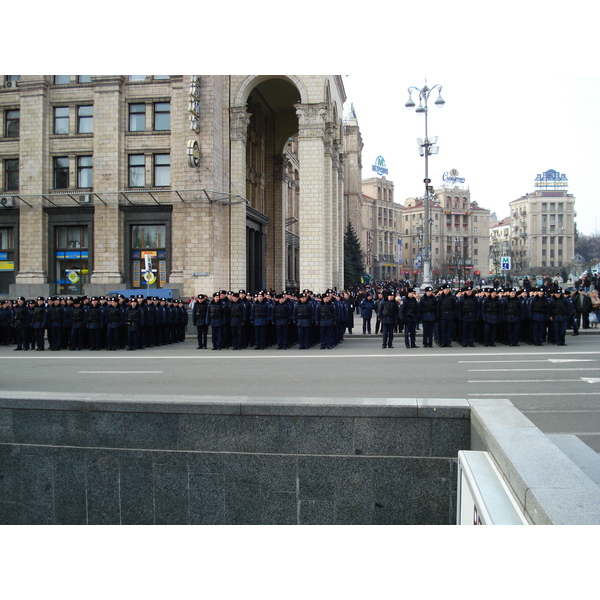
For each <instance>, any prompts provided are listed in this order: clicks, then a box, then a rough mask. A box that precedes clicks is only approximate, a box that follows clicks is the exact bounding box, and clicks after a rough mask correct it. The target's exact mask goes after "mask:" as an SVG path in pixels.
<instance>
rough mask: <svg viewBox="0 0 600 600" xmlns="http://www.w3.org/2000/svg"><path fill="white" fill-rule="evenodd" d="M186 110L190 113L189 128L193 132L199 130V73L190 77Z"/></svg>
mask: <svg viewBox="0 0 600 600" xmlns="http://www.w3.org/2000/svg"><path fill="white" fill-rule="evenodd" d="M188 112H189V113H190V129H191V130H192V131H195V132H198V131H200V75H192V76H191V78H190V96H189V101H188Z"/></svg>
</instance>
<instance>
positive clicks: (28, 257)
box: [11, 75, 51, 296]
mask: <svg viewBox="0 0 600 600" xmlns="http://www.w3.org/2000/svg"><path fill="white" fill-rule="evenodd" d="M19 89H20V92H21V105H20V111H21V112H20V118H21V123H22V124H27V126H23V125H22V126H21V129H20V132H19V138H20V139H19V142H20V143H19V167H20V176H19V192H20V194H22V195H30V194H39V195H40V196H39V197H38V198H35V199H33V200H29V201H28V202H21V203H20V205H19V272H18V273H17V275H16V277H15V286H17V287H18V289H19V294H26V295H31V296H33V295H37V294H42V295H48V294H49V293H50V286H49V284H48V271H47V269H48V232H47V229H48V228H47V223H46V218H45V213H44V208H43V203H42V198H41V195H42V194H43V193H44V192H45V191H46V188H47V186H48V184H49V183H50V177H51V170H50V160H51V159H50V158H49V134H50V123H49V121H48V115H49V114H50V107H49V99H48V94H49V86H48V82H47V81H46V79H45V78H44V76H41V75H40V76H31V77H23V78H22V79H21V80H20V81H19ZM11 289H12V286H11ZM11 293H12V292H11Z"/></svg>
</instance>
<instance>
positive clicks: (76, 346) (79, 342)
mask: <svg viewBox="0 0 600 600" xmlns="http://www.w3.org/2000/svg"><path fill="white" fill-rule="evenodd" d="M85 313H86V311H85V309H84V308H83V304H82V302H81V298H79V297H75V298H73V308H72V309H71V329H70V331H69V350H81V349H82V348H83V331H84V328H85V321H86V314H85Z"/></svg>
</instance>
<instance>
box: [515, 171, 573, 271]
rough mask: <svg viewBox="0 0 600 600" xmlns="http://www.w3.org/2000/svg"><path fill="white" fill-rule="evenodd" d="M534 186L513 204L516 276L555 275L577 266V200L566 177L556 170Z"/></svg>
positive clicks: (543, 174)
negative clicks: (570, 190)
mask: <svg viewBox="0 0 600 600" xmlns="http://www.w3.org/2000/svg"><path fill="white" fill-rule="evenodd" d="M534 186H535V191H534V192H533V193H530V194H525V195H524V196H521V198H518V199H517V200H513V201H512V202H510V219H511V248H510V250H511V257H512V265H511V266H512V270H513V271H514V272H515V273H521V274H532V272H534V271H535V270H542V271H544V270H547V271H546V272H547V273H548V274H554V273H556V272H558V271H559V270H561V269H563V268H568V267H569V266H570V265H572V264H573V257H574V256H575V217H576V213H575V197H574V196H573V195H572V194H569V193H568V192H567V188H568V180H567V178H566V176H565V175H564V174H561V173H558V172H557V171H554V170H553V169H550V170H548V171H546V172H545V173H541V174H539V175H538V176H537V179H536V180H535V182H534ZM553 272H554V273H553Z"/></svg>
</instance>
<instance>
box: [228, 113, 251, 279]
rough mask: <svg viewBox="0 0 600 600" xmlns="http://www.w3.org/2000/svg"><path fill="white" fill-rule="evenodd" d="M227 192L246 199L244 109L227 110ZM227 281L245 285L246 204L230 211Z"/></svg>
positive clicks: (247, 120)
mask: <svg viewBox="0 0 600 600" xmlns="http://www.w3.org/2000/svg"><path fill="white" fill-rule="evenodd" d="M229 112H230V140H231V147H230V153H231V166H230V173H231V175H230V181H231V193H232V194H239V195H240V196H242V197H246V143H247V141H248V125H249V124H250V117H251V116H252V115H251V114H250V113H249V112H248V111H247V109H246V107H245V106H233V107H231V108H230V111H229ZM229 244H230V247H229V252H230V263H231V270H230V282H231V287H232V289H235V288H239V287H245V285H246V283H245V282H246V204H245V203H238V204H232V205H231V208H230V239H229Z"/></svg>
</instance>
